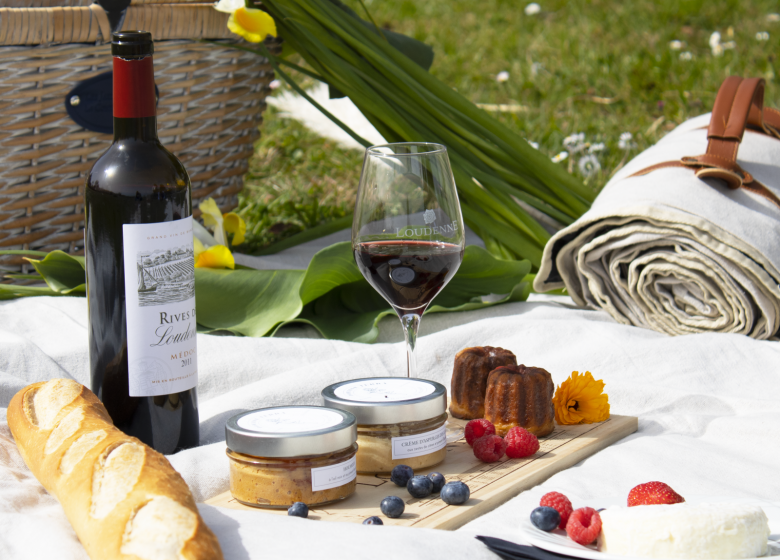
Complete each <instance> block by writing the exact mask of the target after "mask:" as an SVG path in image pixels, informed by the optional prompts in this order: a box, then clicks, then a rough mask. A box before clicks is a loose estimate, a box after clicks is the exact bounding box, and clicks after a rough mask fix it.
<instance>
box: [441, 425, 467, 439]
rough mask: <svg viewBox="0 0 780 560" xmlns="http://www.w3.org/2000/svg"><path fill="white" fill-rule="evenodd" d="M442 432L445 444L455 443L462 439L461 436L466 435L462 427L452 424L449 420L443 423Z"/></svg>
mask: <svg viewBox="0 0 780 560" xmlns="http://www.w3.org/2000/svg"><path fill="white" fill-rule="evenodd" d="M444 431H445V434H446V436H447V443H455V442H456V441H460V440H461V439H463V436H464V435H465V433H466V432H465V430H464V429H463V426H461V425H460V424H456V423H454V422H450V421H449V420H447V421H446V422H445V423H444Z"/></svg>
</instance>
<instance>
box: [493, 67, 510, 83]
mask: <svg viewBox="0 0 780 560" xmlns="http://www.w3.org/2000/svg"><path fill="white" fill-rule="evenodd" d="M508 80H509V72H507V71H506V70H502V71H501V72H499V73H498V74H496V81H497V82H498V83H504V82H506V81H508Z"/></svg>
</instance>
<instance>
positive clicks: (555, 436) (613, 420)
mask: <svg viewBox="0 0 780 560" xmlns="http://www.w3.org/2000/svg"><path fill="white" fill-rule="evenodd" d="M449 421H450V422H453V423H457V424H461V425H465V424H466V421H465V420H457V419H454V418H450V420H449ZM636 429H637V419H636V418H635V417H633V416H617V415H615V414H613V415H612V416H611V417H610V419H609V420H607V421H606V422H601V423H598V424H582V425H578V426H558V425H556V426H555V431H553V433H552V434H550V435H549V436H547V437H546V438H543V439H540V440H539V443H540V449H539V451H537V452H536V454H535V455H533V456H531V457H527V458H525V459H509V458H507V457H504V458H503V459H502V460H500V461H498V462H496V463H483V462H481V461H480V460H479V459H477V458H476V457H474V453H473V452H472V450H471V447H470V446H469V445H468V444H467V443H466V440H465V439H461V440H460V441H456V442H455V443H451V444H448V445H447V459H446V460H445V461H444V462H443V463H442V464H440V465H438V466H437V467H433V468H432V469H426V470H422V471H418V472H415V474H427V473H429V472H432V471H438V472H440V473H442V474H443V475H444V476H445V477H446V478H447V481H450V480H462V481H463V482H465V483H466V484H468V485H469V488H470V489H471V498H470V499H469V501H468V502H466V503H465V504H464V505H461V506H448V505H447V504H445V503H444V502H443V501H442V500H441V499H439V497H438V494H434V495H432V496H430V497H428V498H424V499H416V498H412V497H411V496H410V495H409V493H408V492H407V491H406V489H405V488H400V487H398V486H396V485H395V484H393V483H392V482H390V476H389V475H374V476H367V475H358V478H357V491H356V492H355V493H354V494H353V495H352V496H350V497H349V498H347V499H346V500H343V501H341V502H338V503H336V504H331V505H327V506H323V507H321V508H314V509H312V510H311V511H310V512H309V519H318V520H322V521H347V522H352V523H362V522H363V520H364V519H365V518H366V517H370V516H372V515H378V516H380V517H381V518H382V521H384V523H385V525H400V526H405V527H427V528H433V529H448V530H453V529H457V528H458V527H460V526H462V525H464V524H466V523H468V522H469V521H471V520H473V519H476V518H477V517H479V516H481V515H484V514H485V513H487V512H489V511H491V510H494V509H495V508H497V507H498V506H500V505H501V504H503V503H504V502H506V501H508V500H509V499H511V498H513V497H515V496H517V495H518V494H520V493H521V492H523V491H524V490H528V489H529V488H532V487H534V486H536V485H537V484H540V483H542V482H544V481H545V480H547V479H548V478H550V477H551V476H552V475H554V474H555V473H557V472H560V471H562V470H564V469H568V468H569V467H571V466H573V465H575V464H577V463H578V462H580V461H582V460H583V459H585V458H586V457H590V456H591V455H593V454H594V453H596V452H597V451H600V450H602V449H604V448H605V447H607V446H609V445H612V444H613V443H615V442H616V441H618V440H620V439H622V438H624V437H626V436H627V435H629V434H632V433H634V432H635V431H636ZM391 495H395V496H400V497H401V498H403V500H404V501H405V502H406V510H405V512H404V514H403V515H402V516H401V517H399V518H398V519H388V518H387V517H385V516H384V515H382V513H381V512H380V511H379V503H380V502H381V501H382V499H383V498H385V497H387V496H391ZM206 503H207V504H209V505H213V506H221V507H226V508H232V509H242V510H247V511H257V512H267V513H271V514H275V515H287V510H284V509H282V510H273V509H262V508H253V507H249V506H245V505H243V504H241V503H239V502H237V501H236V500H234V499H233V497H232V496H231V495H230V492H225V493H224V494H220V495H219V496H215V497H214V498H212V499H210V500H208V501H207V502H206Z"/></svg>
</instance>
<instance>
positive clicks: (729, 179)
mask: <svg viewBox="0 0 780 560" xmlns="http://www.w3.org/2000/svg"><path fill="white" fill-rule="evenodd" d="M696 177H698V178H699V179H720V180H721V181H723V182H725V183H726V186H727V187H728V188H730V189H731V190H733V191H735V190H737V189H738V188H740V187H741V186H742V182H743V179H742V177H741V176H740V175H739V174H738V173H736V172H734V171H729V170H728V169H723V168H722V167H703V168H701V169H699V170H698V171H696Z"/></svg>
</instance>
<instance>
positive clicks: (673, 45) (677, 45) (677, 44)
mask: <svg viewBox="0 0 780 560" xmlns="http://www.w3.org/2000/svg"><path fill="white" fill-rule="evenodd" d="M684 46H685V41H677V40H674V41H669V48H670V49H672V50H673V51H679V50H680V49H682V48H683V47H684Z"/></svg>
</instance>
